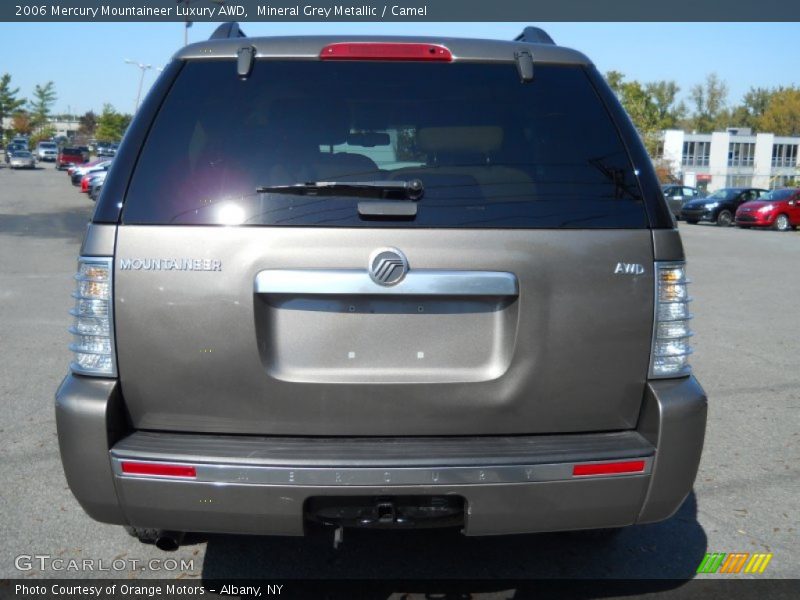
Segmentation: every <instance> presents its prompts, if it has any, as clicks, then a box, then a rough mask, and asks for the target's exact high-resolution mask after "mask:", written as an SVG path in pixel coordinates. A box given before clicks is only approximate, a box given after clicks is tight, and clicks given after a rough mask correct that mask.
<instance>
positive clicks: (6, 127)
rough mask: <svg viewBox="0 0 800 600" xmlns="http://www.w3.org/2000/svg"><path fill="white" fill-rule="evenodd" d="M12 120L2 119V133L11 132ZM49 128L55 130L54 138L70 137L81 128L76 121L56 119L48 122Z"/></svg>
mask: <svg viewBox="0 0 800 600" xmlns="http://www.w3.org/2000/svg"><path fill="white" fill-rule="evenodd" d="M13 123H14V119H13V118H12V117H5V118H4V119H3V131H11V130H13V129H14V124H13ZM49 125H50V127H52V128H53V129H55V130H56V133H55V135H56V137H60V136H63V137H72V136H74V135H75V134H76V133H77V132H78V128H79V127H80V126H81V123H80V121H78V119H56V118H51V119H50V122H49Z"/></svg>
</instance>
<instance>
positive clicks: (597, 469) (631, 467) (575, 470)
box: [572, 460, 644, 477]
mask: <svg viewBox="0 0 800 600" xmlns="http://www.w3.org/2000/svg"><path fill="white" fill-rule="evenodd" d="M642 472H644V461H643V460H628V461H625V462H613V463H599V464H598V463H592V464H588V465H575V466H574V467H572V476H573V477H585V476H587V475H618V474H620V473H642Z"/></svg>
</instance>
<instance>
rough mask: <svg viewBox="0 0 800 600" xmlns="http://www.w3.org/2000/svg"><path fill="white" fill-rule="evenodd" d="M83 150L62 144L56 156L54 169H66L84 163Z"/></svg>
mask: <svg viewBox="0 0 800 600" xmlns="http://www.w3.org/2000/svg"><path fill="white" fill-rule="evenodd" d="M85 162H86V160H85V158H84V153H83V151H82V150H81V149H80V148H78V147H76V146H63V147H62V148H61V149H59V151H58V155H57V156H56V169H58V170H59V171H60V170H61V169H66V168H69V167H72V166H75V165H81V164H83V163H85Z"/></svg>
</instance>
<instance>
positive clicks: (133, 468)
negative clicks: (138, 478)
mask: <svg viewBox="0 0 800 600" xmlns="http://www.w3.org/2000/svg"><path fill="white" fill-rule="evenodd" d="M122 472H123V473H125V474H126V475H154V476H156V477H189V478H192V479H194V478H195V477H197V469H195V468H194V467H193V466H191V465H173V464H168V463H143V462H131V461H123V463H122Z"/></svg>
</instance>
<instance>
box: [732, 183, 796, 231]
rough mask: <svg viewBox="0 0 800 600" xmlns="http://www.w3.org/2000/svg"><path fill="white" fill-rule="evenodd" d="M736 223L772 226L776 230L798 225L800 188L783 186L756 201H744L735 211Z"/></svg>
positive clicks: (784, 229)
mask: <svg viewBox="0 0 800 600" xmlns="http://www.w3.org/2000/svg"><path fill="white" fill-rule="evenodd" d="M736 225H737V226H739V227H741V228H743V229H747V228H749V227H772V228H773V229H777V230H778V231H788V230H790V229H797V227H798V226H800V188H783V189H780V190H772V191H771V192H769V193H768V194H764V195H763V196H761V197H760V198H759V199H758V200H757V201H752V202H746V203H745V204H742V205H741V206H740V207H739V210H737V211H736Z"/></svg>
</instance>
